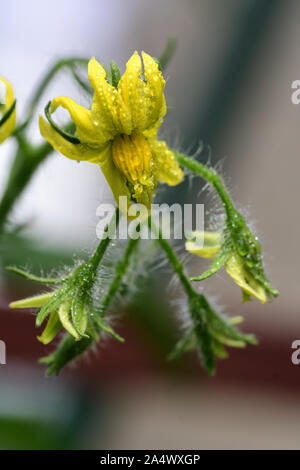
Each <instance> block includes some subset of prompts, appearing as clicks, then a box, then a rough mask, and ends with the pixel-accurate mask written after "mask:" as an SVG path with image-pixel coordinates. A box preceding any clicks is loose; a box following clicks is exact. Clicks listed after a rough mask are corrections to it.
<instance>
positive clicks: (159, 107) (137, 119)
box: [118, 51, 166, 132]
mask: <svg viewBox="0 0 300 470" xmlns="http://www.w3.org/2000/svg"><path fill="white" fill-rule="evenodd" d="M142 55H143V61H144V69H145V79H146V80H145V81H144V80H143V79H142V73H143V72H142V61H141V58H140V56H139V54H138V53H137V51H135V52H134V54H133V55H132V56H131V58H130V59H129V61H128V62H127V64H126V71H125V73H124V75H123V76H122V78H121V80H120V82H119V85H118V90H119V91H120V94H121V96H122V98H123V101H124V103H125V104H126V106H127V108H128V109H129V110H130V113H131V119H132V128H133V130H135V131H138V132H143V131H145V130H146V129H151V128H152V127H153V126H155V125H156V123H157V122H158V125H159V124H160V123H161V119H162V118H163V116H164V115H165V114H166V103H165V98H164V94H163V90H164V86H165V80H164V78H163V76H162V73H161V72H160V71H159V70H158V65H157V63H156V62H155V61H154V60H153V59H152V57H150V56H149V55H148V54H145V53H144V52H143V53H142Z"/></svg>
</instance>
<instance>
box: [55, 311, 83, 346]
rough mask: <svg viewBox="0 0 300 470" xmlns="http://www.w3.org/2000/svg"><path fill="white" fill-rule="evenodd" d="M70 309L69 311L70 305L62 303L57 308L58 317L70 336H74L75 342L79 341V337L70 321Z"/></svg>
mask: <svg viewBox="0 0 300 470" xmlns="http://www.w3.org/2000/svg"><path fill="white" fill-rule="evenodd" d="M70 309H71V304H70V303H69V302H65V303H63V304H62V305H61V306H60V307H59V310H58V316H59V319H60V321H61V324H62V326H63V327H64V328H65V329H66V330H67V331H68V332H69V333H70V335H72V336H74V338H75V339H76V340H79V339H80V336H79V334H78V333H77V331H76V330H75V328H74V326H73V325H72V323H71V320H70Z"/></svg>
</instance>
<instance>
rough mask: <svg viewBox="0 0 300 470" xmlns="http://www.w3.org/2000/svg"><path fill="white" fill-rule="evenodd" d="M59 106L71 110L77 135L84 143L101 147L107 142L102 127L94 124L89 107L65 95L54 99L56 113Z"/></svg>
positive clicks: (52, 110)
mask: <svg viewBox="0 0 300 470" xmlns="http://www.w3.org/2000/svg"><path fill="white" fill-rule="evenodd" d="M59 106H61V107H62V108H64V109H66V110H67V111H69V113H70V116H71V118H72V120H73V122H74V124H75V126H76V136H77V137H78V139H79V140H80V141H81V142H82V143H84V144H88V145H91V146H98V147H99V146H100V145H103V143H105V142H106V140H107V138H106V136H105V135H103V134H101V132H100V129H99V128H97V127H96V126H94V125H93V123H92V120H91V111H90V110H89V109H86V108H85V107H84V106H81V105H79V104H77V103H75V101H73V100H72V99H71V98H66V97H65V96H59V97H58V98H54V100H52V102H51V112H52V113H54V111H55V110H56V109H57V108H58V107H59Z"/></svg>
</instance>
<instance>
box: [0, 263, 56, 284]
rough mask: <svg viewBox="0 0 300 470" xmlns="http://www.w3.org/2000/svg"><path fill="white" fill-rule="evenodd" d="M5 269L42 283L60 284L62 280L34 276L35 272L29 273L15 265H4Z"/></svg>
mask: <svg viewBox="0 0 300 470" xmlns="http://www.w3.org/2000/svg"><path fill="white" fill-rule="evenodd" d="M5 269H6V270H7V271H11V272H13V273H16V274H19V275H20V276H23V277H26V279H29V280H30V281H34V282H41V283H42V284H61V283H62V282H63V279H60V278H51V277H50V278H49V277H40V276H36V275H35V274H31V273H29V272H27V271H24V270H23V269H20V268H17V267H15V266H6V268H5Z"/></svg>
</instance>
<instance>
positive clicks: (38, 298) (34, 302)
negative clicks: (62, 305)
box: [9, 292, 54, 308]
mask: <svg viewBox="0 0 300 470" xmlns="http://www.w3.org/2000/svg"><path fill="white" fill-rule="evenodd" d="M53 294H54V292H48V293H47V294H41V295H34V296H33V297H27V298H26V299H21V300H16V301H15V302H11V303H10V304H9V308H38V307H42V306H43V305H44V304H45V303H46V302H48V300H50V299H51V297H52V296H53Z"/></svg>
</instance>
